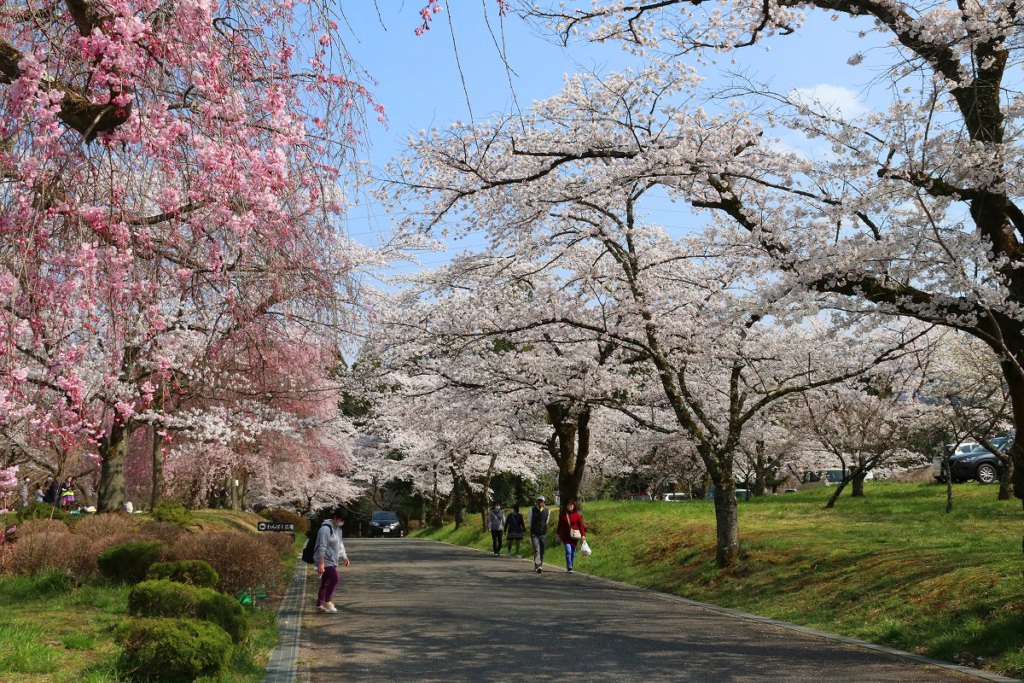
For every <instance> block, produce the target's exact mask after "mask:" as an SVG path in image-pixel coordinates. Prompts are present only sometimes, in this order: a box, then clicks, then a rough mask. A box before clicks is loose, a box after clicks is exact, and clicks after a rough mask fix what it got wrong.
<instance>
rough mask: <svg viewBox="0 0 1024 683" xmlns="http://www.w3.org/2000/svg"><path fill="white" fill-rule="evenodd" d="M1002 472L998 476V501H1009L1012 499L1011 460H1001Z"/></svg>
mask: <svg viewBox="0 0 1024 683" xmlns="http://www.w3.org/2000/svg"><path fill="white" fill-rule="evenodd" d="M1002 460H1003V471H1002V472H1001V473H1000V475H999V493H998V494H997V499H998V500H1010V499H1011V498H1012V497H1013V483H1012V480H1013V460H1011V459H1009V458H1003V459H1002Z"/></svg>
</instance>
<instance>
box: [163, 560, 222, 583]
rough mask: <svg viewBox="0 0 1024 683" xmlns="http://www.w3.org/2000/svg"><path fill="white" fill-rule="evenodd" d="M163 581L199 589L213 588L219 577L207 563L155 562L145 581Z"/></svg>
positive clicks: (188, 561)
mask: <svg viewBox="0 0 1024 683" xmlns="http://www.w3.org/2000/svg"><path fill="white" fill-rule="evenodd" d="M158 579H163V580H166V581H175V582H177V583H187V584H188V585H190V586H199V587H200V588H213V587H214V586H216V585H217V581H219V580H220V577H219V576H217V572H215V571H214V570H213V567H211V566H210V564H209V563H208V562H203V561H202V560H178V561H177V562H157V563H156V564H154V565H153V566H152V567H150V568H149V571H148V572H146V580H147V581H149V580H158Z"/></svg>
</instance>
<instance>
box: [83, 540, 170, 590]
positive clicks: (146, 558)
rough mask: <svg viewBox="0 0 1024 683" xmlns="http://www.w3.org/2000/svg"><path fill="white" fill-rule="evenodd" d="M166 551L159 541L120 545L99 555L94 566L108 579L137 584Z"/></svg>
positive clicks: (165, 547)
mask: <svg viewBox="0 0 1024 683" xmlns="http://www.w3.org/2000/svg"><path fill="white" fill-rule="evenodd" d="M166 550H167V546H166V545H165V544H163V543H161V542H160V541H141V542H137V543H122V544H121V545H115V546H113V547H111V548H107V549H106V550H104V551H103V552H102V553H100V556H99V557H97V558H96V565H97V566H98V567H99V568H100V572H101V573H102V574H103V576H105V577H107V578H108V579H111V580H113V581H121V582H124V583H138V582H139V581H142V580H144V579H145V578H146V572H148V571H149V568H150V567H151V566H152V565H153V564H154V563H156V562H159V561H160V558H161V556H162V555H163V554H164V552H166Z"/></svg>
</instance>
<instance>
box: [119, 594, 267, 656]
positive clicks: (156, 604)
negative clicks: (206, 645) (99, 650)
mask: <svg viewBox="0 0 1024 683" xmlns="http://www.w3.org/2000/svg"><path fill="white" fill-rule="evenodd" d="M128 614H131V615H132V616H137V617H178V616H185V617H192V618H195V619H200V620H202V621H208V622H210V623H211V624H216V625H217V626H219V627H221V628H222V629H224V631H225V632H226V633H227V634H228V635H229V636H231V640H233V641H234V642H236V643H240V642H242V641H243V640H245V636H246V634H247V633H248V632H249V617H248V615H246V613H245V609H243V608H242V606H241V605H240V604H239V603H238V602H237V601H235V600H232V599H231V598H230V597H228V596H227V595H224V594H223V593H218V592H217V591H215V590H213V589H211V588H197V587H195V586H187V585H185V584H183V583H175V582H174V581H143V582H142V583H140V584H138V585H136V586H134V587H133V588H132V590H131V592H130V593H129V594H128Z"/></svg>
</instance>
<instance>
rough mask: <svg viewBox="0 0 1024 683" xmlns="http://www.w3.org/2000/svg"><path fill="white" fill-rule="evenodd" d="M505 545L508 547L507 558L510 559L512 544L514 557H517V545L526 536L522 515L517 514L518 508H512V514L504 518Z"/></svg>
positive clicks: (514, 506) (516, 506)
mask: <svg viewBox="0 0 1024 683" xmlns="http://www.w3.org/2000/svg"><path fill="white" fill-rule="evenodd" d="M505 532H506V533H507V535H506V536H505V545H506V547H508V556H509V557H512V544H513V543H515V544H516V557H519V544H520V543H522V541H523V536H524V535H525V534H526V520H524V519H523V513H521V512H519V506H518V505H513V506H512V514H510V515H509V516H508V517H506V518H505Z"/></svg>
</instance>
